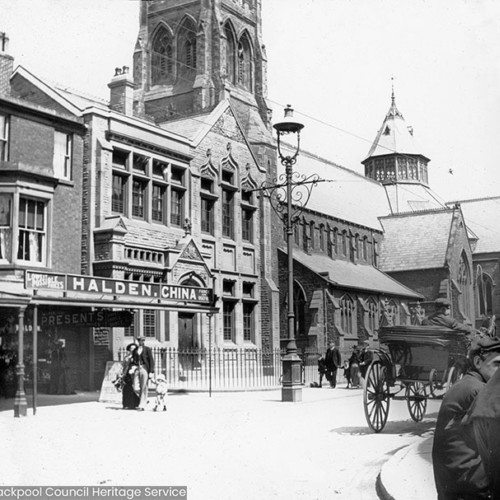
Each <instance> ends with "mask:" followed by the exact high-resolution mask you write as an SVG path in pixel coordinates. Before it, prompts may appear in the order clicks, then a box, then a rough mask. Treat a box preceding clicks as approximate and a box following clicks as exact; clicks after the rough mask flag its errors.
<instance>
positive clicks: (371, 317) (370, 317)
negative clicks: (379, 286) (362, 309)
mask: <svg viewBox="0 0 500 500" xmlns="http://www.w3.org/2000/svg"><path fill="white" fill-rule="evenodd" d="M366 322H367V325H366V326H367V329H368V331H369V332H370V333H371V334H372V335H373V334H374V333H375V332H376V331H377V330H378V304H377V302H376V301H375V300H374V299H373V298H370V299H369V300H368V304H367V311H366Z"/></svg>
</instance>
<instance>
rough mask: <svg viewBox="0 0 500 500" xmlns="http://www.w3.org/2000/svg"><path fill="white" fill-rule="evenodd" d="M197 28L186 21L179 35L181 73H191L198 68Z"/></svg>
mask: <svg viewBox="0 0 500 500" xmlns="http://www.w3.org/2000/svg"><path fill="white" fill-rule="evenodd" d="M196 45H197V44H196V26H195V24H194V23H193V22H192V21H191V20H190V19H185V21H184V22H183V23H182V25H181V28H180V30H179V33H178V35H177V47H178V60H179V66H180V68H179V69H180V71H181V73H184V74H185V73H191V72H192V71H193V70H195V69H196V66H197V53H196V48H197V47H196Z"/></svg>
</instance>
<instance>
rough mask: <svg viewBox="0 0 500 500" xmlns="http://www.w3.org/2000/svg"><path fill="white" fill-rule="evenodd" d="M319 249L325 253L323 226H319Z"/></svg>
mask: <svg viewBox="0 0 500 500" xmlns="http://www.w3.org/2000/svg"><path fill="white" fill-rule="evenodd" d="M318 237H319V249H320V250H321V251H322V252H324V251H325V226H324V225H323V224H320V225H319V234H318Z"/></svg>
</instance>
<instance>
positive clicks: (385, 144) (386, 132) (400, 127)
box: [367, 90, 425, 159]
mask: <svg viewBox="0 0 500 500" xmlns="http://www.w3.org/2000/svg"><path fill="white" fill-rule="evenodd" d="M391 99H392V101H391V107H390V108H389V111H388V112H387V115H386V117H385V118H384V121H383V123H382V126H381V127H380V129H379V131H378V133H377V137H376V138H375V141H374V142H373V144H372V147H371V148H370V151H369V152H368V155H367V159H368V158H371V157H374V156H384V155H388V154H392V153H400V154H412V155H420V156H424V155H423V154H422V148H421V146H420V144H419V143H418V141H417V140H416V139H415V137H414V136H413V129H412V128H411V127H408V126H407V125H406V122H405V119H404V118H403V115H402V114H401V112H400V111H399V110H398V108H397V106H396V99H395V97H394V90H393V92H392V98H391ZM424 157H425V156H424Z"/></svg>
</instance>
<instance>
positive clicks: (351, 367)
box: [349, 345, 360, 388]
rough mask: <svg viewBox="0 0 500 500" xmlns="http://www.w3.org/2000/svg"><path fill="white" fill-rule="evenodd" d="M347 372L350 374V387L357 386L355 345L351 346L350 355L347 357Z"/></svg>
mask: <svg viewBox="0 0 500 500" xmlns="http://www.w3.org/2000/svg"><path fill="white" fill-rule="evenodd" d="M349 374H350V376H351V387H352V388H355V387H359V384H360V380H359V349H358V346H357V345H355V346H354V347H353V351H352V355H351V357H350V358H349Z"/></svg>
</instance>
